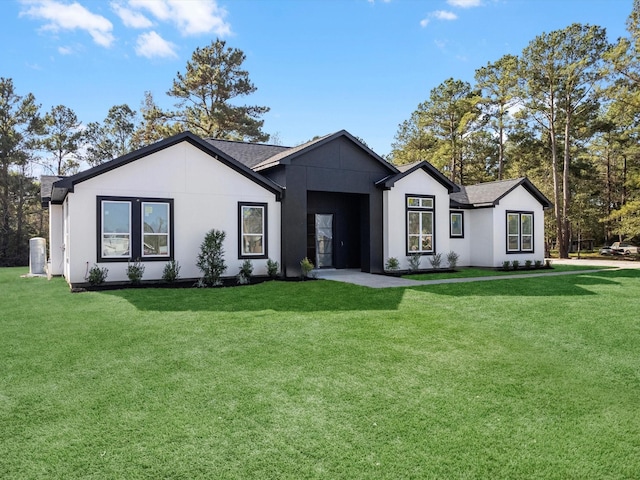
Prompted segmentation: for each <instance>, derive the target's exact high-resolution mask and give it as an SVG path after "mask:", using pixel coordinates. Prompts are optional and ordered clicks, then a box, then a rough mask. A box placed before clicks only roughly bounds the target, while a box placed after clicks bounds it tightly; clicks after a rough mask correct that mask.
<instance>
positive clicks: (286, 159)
mask: <svg viewBox="0 0 640 480" xmlns="http://www.w3.org/2000/svg"><path fill="white" fill-rule="evenodd" d="M340 137H344V138H347V139H348V140H350V141H351V142H353V143H354V144H355V145H356V146H358V147H359V148H360V149H362V150H364V151H365V152H366V153H367V154H368V155H369V156H370V157H372V158H373V159H374V160H375V161H377V162H379V163H380V164H382V165H383V166H384V167H385V168H386V169H387V170H389V171H390V172H392V173H398V169H397V168H396V167H394V166H393V165H391V164H390V163H389V162H387V161H386V160H385V159H384V158H382V157H381V156H380V155H378V154H377V153H376V152H374V151H373V150H371V149H370V148H369V147H367V146H366V145H365V144H364V143H362V142H361V141H360V140H358V139H357V138H355V137H354V136H353V135H351V134H350V133H349V132H347V131H346V130H340V131H339V132H336V133H332V134H329V135H325V136H323V137H320V138H316V139H315V140H311V141H309V142H306V143H303V144H302V145H298V146H297V147H293V148H289V149H287V150H283V151H282V152H279V153H277V154H275V155H273V156H272V157H270V158H267V159H266V160H264V161H262V162H261V163H258V164H257V165H255V166H254V167H253V169H254V170H255V171H256V172H259V171H260V170H266V169H268V168H272V167H275V166H278V165H289V164H290V163H291V161H292V160H294V159H295V158H296V157H299V156H300V155H303V154H305V153H308V152H310V151H311V150H314V149H316V148H319V147H321V146H322V145H326V144H327V143H329V142H332V141H333V140H335V139H337V138H340Z"/></svg>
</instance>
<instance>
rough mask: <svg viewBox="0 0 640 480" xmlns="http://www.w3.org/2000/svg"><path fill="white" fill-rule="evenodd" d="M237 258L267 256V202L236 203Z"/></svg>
mask: <svg viewBox="0 0 640 480" xmlns="http://www.w3.org/2000/svg"><path fill="white" fill-rule="evenodd" d="M238 216H239V219H238V227H239V228H238V230H239V232H238V240H239V245H238V256H239V258H267V204H266V203H239V204H238Z"/></svg>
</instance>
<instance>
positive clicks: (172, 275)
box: [162, 260, 180, 283]
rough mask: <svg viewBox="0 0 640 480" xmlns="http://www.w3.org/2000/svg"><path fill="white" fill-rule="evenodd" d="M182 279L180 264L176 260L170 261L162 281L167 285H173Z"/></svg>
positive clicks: (165, 267) (163, 272)
mask: <svg viewBox="0 0 640 480" xmlns="http://www.w3.org/2000/svg"><path fill="white" fill-rule="evenodd" d="M178 278H180V264H179V263H178V262H177V261H175V260H169V262H167V264H166V265H165V266H164V270H162V279H163V280H164V281H165V282H167V283H173V282H175V281H176V280H178Z"/></svg>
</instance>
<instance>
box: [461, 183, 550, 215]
mask: <svg viewBox="0 0 640 480" xmlns="http://www.w3.org/2000/svg"><path fill="white" fill-rule="evenodd" d="M520 185H522V186H523V187H524V188H525V189H526V190H527V191H528V192H529V193H531V195H533V197H534V198H536V199H537V200H538V201H539V202H540V203H541V204H542V206H543V207H544V208H550V207H551V202H550V201H549V200H548V199H547V197H545V196H544V195H543V194H542V192H540V190H538V189H537V188H536V187H535V186H534V185H533V184H532V183H531V182H530V181H529V179H527V178H525V177H521V178H514V179H511V180H500V181H496V182H486V183H478V184H476V185H466V186H464V185H459V187H460V191H459V192H457V193H452V194H451V196H450V199H451V206H452V207H460V208H464V207H467V208H468V207H492V206H495V205H497V204H498V203H500V200H501V199H502V198H503V197H504V196H505V195H507V194H508V193H510V192H511V191H512V190H514V189H515V188H516V187H519V186H520Z"/></svg>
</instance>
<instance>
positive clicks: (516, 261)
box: [511, 260, 520, 270]
mask: <svg viewBox="0 0 640 480" xmlns="http://www.w3.org/2000/svg"><path fill="white" fill-rule="evenodd" d="M511 265H513V269H514V270H517V269H518V268H519V267H520V262H519V261H518V260H514V261H513V262H511Z"/></svg>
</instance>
